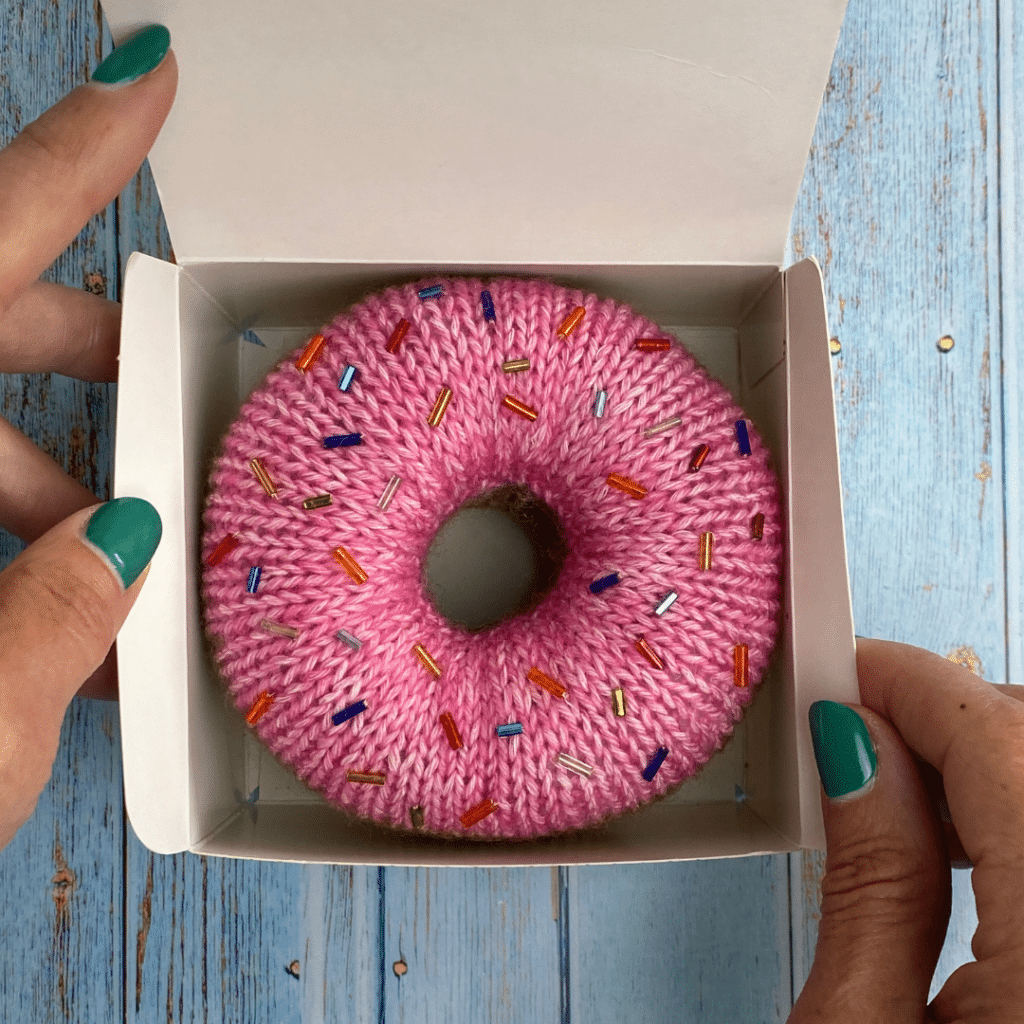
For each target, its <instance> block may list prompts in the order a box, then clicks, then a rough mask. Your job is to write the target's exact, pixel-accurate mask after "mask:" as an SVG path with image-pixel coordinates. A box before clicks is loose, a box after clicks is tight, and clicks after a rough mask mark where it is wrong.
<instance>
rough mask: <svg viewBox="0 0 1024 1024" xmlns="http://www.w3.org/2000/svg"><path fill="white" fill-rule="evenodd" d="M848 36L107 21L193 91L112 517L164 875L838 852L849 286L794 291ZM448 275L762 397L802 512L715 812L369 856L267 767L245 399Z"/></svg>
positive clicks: (713, 794) (747, 14)
mask: <svg viewBox="0 0 1024 1024" xmlns="http://www.w3.org/2000/svg"><path fill="white" fill-rule="evenodd" d="M844 7H845V0H790V2H788V3H766V2H764V0H721V2H719V3H717V4H714V5H708V4H707V3H706V2H704V0H700V2H697V0H651V2H650V3H648V4H646V5H637V4H632V3H630V2H629V0H605V2H603V3H601V4H590V5H583V4H578V3H573V2H572V0H520V2H507V3H497V2H494V3H480V2H476V3H472V2H458V0H448V2H445V0H421V2H420V3H417V4H415V5H411V4H407V3H405V2H404V0H378V2H375V3H368V4H357V3H348V4H346V5H337V4H334V3H330V2H327V0H323V2H313V0H305V2H301V3H299V4H295V3H294V0H290V2H287V0H267V2H266V3H264V4H261V5H260V6H259V8H258V9H254V8H252V7H251V5H248V4H243V3H239V2H234V0H221V2H219V3H217V4H207V3H204V2H203V0H173V2H172V0H160V2H145V0H106V2H105V3H104V9H105V12H106V15H107V18H108V20H109V23H110V26H111V29H112V32H113V35H114V38H115V40H120V39H123V38H125V37H126V36H128V35H130V34H131V33H132V32H134V31H135V30H136V29H138V28H140V27H142V26H144V25H146V24H148V23H151V22H154V21H159V22H162V23H163V24H165V25H167V26H168V28H169V29H170V30H171V35H172V45H173V47H174V50H175V54H176V55H177V58H178V63H179V66H180V84H179V88H178V96H177V100H176V103H175V106H174V109H173V110H172V112H171V115H170V117H169V118H168V121H167V123H166V125H165V127H164V129H163V132H162V133H161V135H160V138H159V139H158V141H157V143H156V145H155V146H154V148H153V151H152V153H151V154H150V162H151V165H152V168H153V173H154V177H155V180H156V183H157V187H158V189H159V191H160V196H161V201H162V204H163V208H164V212H165V216H166V218H167V223H168V228H169V230H170V234H171V239H172V242H173V245H174V248H175V252H176V258H177V263H176V264H170V263H164V262H161V261H159V260H154V259H152V258H150V257H147V256H143V255H141V254H135V255H133V256H132V257H131V259H130V260H129V263H128V270H127V276H126V281H125V288H124V312H123V324H122V347H121V369H120V384H119V389H118V409H117V417H118V421H117V442H116V451H115V493H116V494H118V495H122V494H131V495H138V496H142V497H146V498H148V499H149V500H151V501H152V502H153V503H154V504H155V505H156V507H157V508H158V509H159V511H160V514H161V516H162V518H163V522H164V538H163V541H162V543H161V546H160V549H159V550H158V552H157V554H156V556H155V558H154V561H153V570H152V573H151V576H150V579H149V581H148V583H147V585H146V587H145V588H144V589H143V592H142V595H141V597H140V598H139V601H138V603H137V605H136V607H135V609H134V610H133V612H132V614H131V616H130V617H129V619H128V622H127V623H126V625H125V627H124V629H123V630H122V632H121V634H120V637H119V640H118V666H119V672H120V688H121V724H122V741H123V750H124V772H125V793H126V799H127V805H128V813H129V818H130V821H131V823H132V826H133V827H134V829H135V831H136V833H137V834H138V836H139V838H140V839H141V840H142V842H143V843H145V844H146V845H147V846H148V847H149V848H150V849H152V850H155V851H157V852H163V853H173V852H178V851H181V850H191V851H194V852H197V853H204V854H215V855H223V856H237V857H251V858H258V859H267V860H294V861H308V862H324V863H351V864H355V863H360V864H366V863H369V864H432V865H433V864H437V865H458V866H467V865H538V864H581V863H611V862H646V861H659V860H682V859H688V858H698V857H718V856H739V855H746V854H757V853H766V852H779V851H786V850H794V849H799V848H801V847H818V848H820V847H821V846H822V845H823V834H822V829H821V816H820V804H819V784H818V777H817V773H816V770H815V766H814V755H813V750H812V746H811V740H810V735H809V732H808V729H807V725H806V722H807V709H808V706H809V705H810V704H811V703H812V702H813V701H814V700H817V699H819V698H822V697H829V698H832V699H836V700H857V698H858V689H857V680H856V671H855V646H854V638H853V622H852V614H851V608H850V593H849V584H848V579H847V570H846V550H845V541H844V536H843V520H842V504H841V493H840V484H839V464H838V454H837V445H836V430H835V411H834V405H833V394H832V381H831V366H830V357H829V351H828V344H827V339H828V332H827V329H826V322H825V309H824V297H823V292H822V286H821V278H820V273H819V270H818V268H817V265H816V264H814V263H813V262H812V261H804V262H803V263H800V264H797V265H796V266H794V267H791V268H789V269H788V270H782V269H781V262H782V255H783V248H784V244H785V236H786V232H787V230H788V224H789V218H790V214H791V210H792V205H793V202H794V200H795V197H796V193H797V190H798V187H799V184H800V179H801V174H802V170H803V166H804V162H805V159H806V155H807V149H808V146H809V143H810V138H811V134H812V131H813V128H814V121H815V117H816V114H817V108H818V103H819V101H820V97H821V93H822V90H823V88H824V84H825V81H826V77H827V74H828V70H829V65H830V61H831V55H832V50H833V47H834V45H835V40H836V36H837V34H838V30H839V25H840V22H841V19H842V14H843V10H844ZM438 272H453V273H462V272H465V273H479V274H490V275H497V274H503V273H512V274H537V275H541V276H548V277H552V278H555V279H556V280H559V281H561V282H564V283H566V284H570V285H575V286H578V287H583V288H586V289H590V290H593V291H595V292H597V293H598V294H601V295H607V296H609V297H612V298H615V299H618V300H621V301H625V302H628V303H630V304H631V305H633V306H634V307H635V308H636V309H638V310H640V311H642V312H644V313H645V314H647V315H648V316H650V317H652V318H653V319H654V320H656V321H658V322H660V323H661V324H662V325H664V326H665V327H667V328H669V329H672V330H673V331H674V332H675V333H676V334H677V336H678V337H680V339H681V340H683V341H684V342H685V344H686V345H687V346H688V347H689V348H691V350H692V351H693V352H694V354H695V355H696V356H697V357H698V358H699V359H700V360H701V361H702V362H704V364H705V365H706V366H707V367H708V368H709V369H710V370H711V372H712V373H714V374H715V375H716V376H718V377H719V378H720V379H721V380H722V381H723V382H724V383H725V384H726V385H727V386H728V387H729V388H730V389H731V390H732V392H733V394H734V395H735V396H736V398H737V400H738V401H739V403H740V404H741V405H742V406H743V407H744V409H745V410H746V411H747V413H748V414H749V415H750V416H751V418H752V419H753V420H754V422H755V423H756V425H757V427H758V429H759V430H760V432H761V434H762V436H763V437H764V438H765V440H766V442H767V443H768V444H769V446H770V447H771V449H772V453H773V459H774V464H775V468H776V470H777V472H778V474H779V477H780V482H781V484H782V489H783V493H784V499H785V503H786V518H787V522H788V535H787V546H786V562H785V594H784V621H783V623H782V635H781V640H780V643H779V648H778V652H777V656H776V659H775V664H774V668H773V670H772V672H771V675H770V677H769V679H768V681H767V682H766V683H765V684H764V685H763V686H762V687H761V688H760V690H759V692H758V695H757V697H756V699H755V700H754V702H753V704H752V705H751V707H750V708H749V710H748V712H747V714H746V716H745V717H744V720H743V722H742V723H741V725H740V726H739V727H738V728H737V731H736V734H735V735H734V737H733V738H732V740H730V742H729V743H728V744H727V745H726V747H725V749H723V750H722V751H721V752H720V753H719V754H716V755H715V757H714V758H713V759H712V761H711V762H710V763H709V765H708V766H707V767H706V768H705V770H704V771H702V772H701V773H700V774H699V775H698V776H697V777H696V778H695V779H693V780H691V781H690V782H688V783H686V784H685V785H684V786H683V787H681V788H680V789H679V790H678V791H677V793H676V794H674V795H673V796H672V797H671V798H670V799H668V800H665V801H662V802H660V803H657V804H654V805H652V806H650V807H648V808H646V809H644V810H642V811H639V812H637V813H635V814H631V815H628V816H626V817H624V818H622V819H620V820H618V821H616V822H613V823H611V824H610V825H608V826H605V827H602V828H600V829H598V830H595V831H593V832H588V833H586V834H582V835H576V836H571V837H556V838H552V839H546V840H536V841H532V842H525V843H511V842H510V843H480V842H471V841H466V842H458V841H454V842H453V841H447V840H435V839H432V838H429V837H421V836H415V835H411V836H409V837H403V836H400V835H397V834H393V833H390V832H387V831H385V830H383V829H378V828H377V827H375V826H372V825H369V824H366V825H363V824H353V823H352V822H351V821H350V820H349V819H348V818H347V817H345V816H343V815H341V814H339V813H338V812H336V811H334V810H333V809H332V808H330V807H329V806H328V805H327V804H326V803H325V802H324V801H323V800H322V799H321V798H320V797H319V796H318V795H317V794H314V793H311V792H310V791H309V790H308V789H307V788H306V787H305V786H303V785H302V784H301V783H299V782H298V781H297V780H295V779H294V778H293V777H292V776H291V775H290V773H289V772H288V771H287V770H286V769H284V768H283V767H282V766H280V765H279V764H278V763H277V762H276V761H275V760H274V758H273V757H272V756H271V755H270V754H269V753H267V752H266V751H264V749H263V748H262V747H261V746H260V745H259V743H258V742H257V741H255V740H254V739H253V737H252V736H251V735H250V733H249V732H248V730H247V729H246V728H245V725H244V722H243V721H242V718H241V715H240V714H239V713H238V712H237V711H235V710H234V709H233V708H232V707H231V706H230V703H229V701H228V700H227V698H226V696H225V693H224V689H223V687H222V686H221V684H219V683H218V681H217V679H216V674H215V671H214V668H213V664H212V661H211V659H210V656H209V654H208V652H207V651H206V649H205V641H204V638H203V628H202V622H201V618H200V603H199V578H200V560H199V546H200V516H201V507H202V501H203V493H204V486H205V480H206V476H207V474H208V472H209V468H210V460H211V458H212V456H213V454H214V453H215V451H216V447H217V444H218V441H219V438H220V437H221V435H222V434H223V432H224V431H225V429H226V428H227V426H228V425H229V423H230V422H231V420H232V419H233V418H234V415H235V413H236V412H237V410H238V408H239V406H240V404H241V402H242V401H243V400H244V397H245V396H246V395H247V394H248V392H249V391H250V390H251V389H252V388H253V387H254V386H255V385H256V384H257V383H258V382H259V379H260V378H261V376H262V373H263V371H264V370H265V369H267V368H269V366H270V365H272V364H273V363H274V362H276V361H277V359H278V358H279V357H280V356H281V355H282V354H283V353H284V352H285V351H286V350H288V349H290V348H291V347H293V346H294V345H296V344H297V343H298V342H300V341H301V340H302V339H303V338H305V337H308V336H309V334H310V333H311V332H312V331H313V330H314V329H315V328H316V327H318V326H319V325H321V324H322V323H324V322H326V321H327V320H329V319H330V318H331V317H332V316H333V315H334V314H335V313H336V312H338V311H339V310H340V309H342V308H345V307H346V306H348V305H349V304H351V303H352V302H353V301H356V300H357V299H359V298H360V297H361V296H362V295H364V294H365V293H366V292H368V291H370V290H374V289H376V288H379V287H381V286H383V285H385V284H388V283H391V282H398V281H405V280H409V279H411V278H414V277H418V276H422V275H424V274H427V273H430V274H436V273H438ZM250 328H251V329H252V330H253V331H255V332H256V334H257V335H258V336H259V338H260V339H261V340H262V341H263V342H264V347H263V348H260V347H258V346H256V345H254V344H252V343H250V342H249V341H246V340H244V339H243V338H242V334H243V332H244V331H245V330H246V329H250ZM254 791H255V792H258V798H251V794H253V793H254Z"/></svg>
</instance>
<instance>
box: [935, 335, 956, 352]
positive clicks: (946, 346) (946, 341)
mask: <svg viewBox="0 0 1024 1024" xmlns="http://www.w3.org/2000/svg"><path fill="white" fill-rule="evenodd" d="M954 344H955V342H954V341H953V339H952V337H950V335H948V334H944V335H943V336H942V337H941V338H939V341H938V349H939V351H940V352H949V351H950V350H951V349H952V348H953V345H954Z"/></svg>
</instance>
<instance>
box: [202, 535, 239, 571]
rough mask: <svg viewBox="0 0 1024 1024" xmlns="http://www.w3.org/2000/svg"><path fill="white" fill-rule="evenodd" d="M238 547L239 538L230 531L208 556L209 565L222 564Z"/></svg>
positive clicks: (207, 562)
mask: <svg viewBox="0 0 1024 1024" xmlns="http://www.w3.org/2000/svg"><path fill="white" fill-rule="evenodd" d="M237 547H238V538H237V537H236V536H235V535H234V534H233V533H229V534H228V535H227V536H226V537H225V538H224V539H223V540H222V541H221V542H220V543H219V544H218V545H217V546H216V547H215V548H214V549H213V550H212V551H211V552H210V553H209V554H208V555H207V556H206V564H207V565H220V563H221V562H223V561H224V559H225V558H227V556H228V555H230V554H231V552H232V551H234V550H235V548H237Z"/></svg>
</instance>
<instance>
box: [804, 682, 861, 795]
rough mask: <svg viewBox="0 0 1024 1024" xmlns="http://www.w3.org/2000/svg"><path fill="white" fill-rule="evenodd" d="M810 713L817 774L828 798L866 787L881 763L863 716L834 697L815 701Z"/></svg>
mask: <svg viewBox="0 0 1024 1024" xmlns="http://www.w3.org/2000/svg"><path fill="white" fill-rule="evenodd" d="M807 717H808V719H809V721H810V725H811V739H812V740H813V741H814V760H815V761H817V762H818V775H819V776H820V778H821V784H822V785H823V786H824V787H825V792H826V793H827V794H828V796H829V799H830V800H835V799H836V798H837V797H843V796H848V795H849V794H850V793H855V792H856V791H857V790H858V789H863V788H864V787H865V786H866V785H867V784H868V783H869V782H870V781H871V779H872V777H873V776H874V774H875V769H876V768H877V766H878V760H877V758H876V757H875V749H874V747H873V746H872V745H871V737H870V736H869V735H868V729H867V726H866V725H865V724H864V720H863V719H862V718H861V717H860V715H858V714H857V712H856V711H854V710H853V709H852V708H848V707H846V706H845V705H843V704H836V703H835V702H834V701H831V700H819V701H815V702H814V703H813V704H812V705H811V707H810V710H809V711H808V714H807Z"/></svg>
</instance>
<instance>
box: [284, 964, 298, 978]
mask: <svg viewBox="0 0 1024 1024" xmlns="http://www.w3.org/2000/svg"><path fill="white" fill-rule="evenodd" d="M285 970H286V971H287V972H288V973H289V974H290V975H291V976H292V977H293V978H297V977H298V976H299V961H298V960H293V961H292V962H291V963H290V964H289V965H288V966H287V967H286V968H285Z"/></svg>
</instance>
